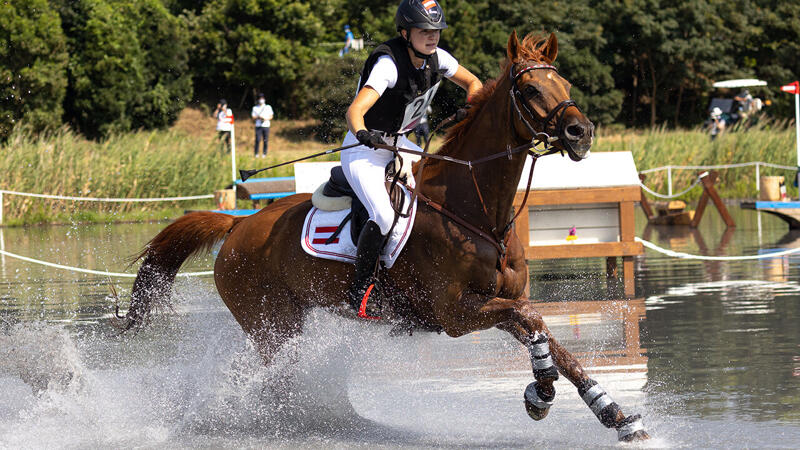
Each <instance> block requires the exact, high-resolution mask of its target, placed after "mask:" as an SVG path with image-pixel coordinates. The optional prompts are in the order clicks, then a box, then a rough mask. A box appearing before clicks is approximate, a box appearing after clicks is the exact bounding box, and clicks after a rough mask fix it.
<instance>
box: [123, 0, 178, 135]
mask: <svg viewBox="0 0 800 450" xmlns="http://www.w3.org/2000/svg"><path fill="white" fill-rule="evenodd" d="M125 16H126V17H127V19H128V22H129V23H130V24H131V27H132V28H133V29H135V30H136V34H137V36H138V38H139V46H140V49H141V51H142V77H143V79H144V85H145V91H144V92H143V93H142V94H141V95H140V96H137V97H136V98H135V99H134V102H133V103H131V104H129V105H128V111H129V112H130V116H131V120H132V126H133V128H147V129H149V128H158V127H163V126H165V125H168V124H171V123H173V122H174V121H175V120H176V119H177V118H178V113H180V111H181V110H182V109H183V108H184V106H186V104H187V103H188V102H189V101H190V100H191V97H192V78H191V75H190V73H189V40H188V37H187V30H186V28H185V25H184V22H182V21H180V20H178V19H177V18H176V17H174V16H173V15H171V14H170V13H169V12H168V11H167V10H166V9H165V8H164V6H163V5H162V4H161V2H160V0H138V1H136V2H132V3H128V4H126V5H125Z"/></svg>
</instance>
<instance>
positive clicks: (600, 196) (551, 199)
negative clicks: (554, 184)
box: [514, 186, 642, 206]
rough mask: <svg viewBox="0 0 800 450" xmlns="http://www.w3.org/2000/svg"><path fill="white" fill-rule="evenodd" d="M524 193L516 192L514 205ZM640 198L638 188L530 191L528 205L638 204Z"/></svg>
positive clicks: (518, 202) (520, 199)
mask: <svg viewBox="0 0 800 450" xmlns="http://www.w3.org/2000/svg"><path fill="white" fill-rule="evenodd" d="M524 195H525V192H517V195H516V196H515V197H514V205H515V206H516V205H520V204H521V203H522V198H523V197H524ZM641 198H642V192H641V189H640V188H639V186H621V187H610V188H590V189H556V190H535V191H531V193H530V196H529V197H528V205H565V204H573V203H575V204H580V203H602V202H621V201H633V202H638V201H640V200H641Z"/></svg>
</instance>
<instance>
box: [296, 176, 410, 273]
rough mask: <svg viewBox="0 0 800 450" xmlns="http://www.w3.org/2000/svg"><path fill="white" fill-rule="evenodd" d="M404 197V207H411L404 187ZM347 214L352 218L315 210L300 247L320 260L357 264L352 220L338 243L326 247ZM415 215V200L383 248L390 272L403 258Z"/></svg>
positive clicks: (383, 255)
mask: <svg viewBox="0 0 800 450" xmlns="http://www.w3.org/2000/svg"><path fill="white" fill-rule="evenodd" d="M403 195H405V197H406V201H405V204H406V205H408V202H409V201H410V200H411V193H410V192H408V190H407V189H405V187H403ZM403 209H404V210H405V209H406V208H405V207H404V208H403ZM348 214H350V209H343V210H341V211H323V210H321V209H318V208H317V207H313V206H312V207H311V210H310V211H309V212H308V214H307V215H306V220H305V222H303V232H302V235H301V236H300V245H301V246H302V247H303V250H305V251H306V253H308V254H309V255H311V256H316V257H318V258H323V259H332V260H334V261H344V262H349V263H355V261H356V244H355V243H353V241H352V239H351V238H350V224H351V222H352V221H351V220H348V221H347V223H346V224H345V225H344V227H342V231H341V232H340V233H339V235H338V236H337V237H336V239H334V240H333V241H332V242H331V243H330V244H326V243H325V242H326V241H327V240H328V238H330V237H331V235H333V233H334V232H335V231H336V228H338V227H339V224H340V223H342V220H344V218H345V216H347V215H348ZM416 215H417V200H416V199H414V204H413V205H411V211H410V214H409V216H408V217H400V218H399V219H398V221H397V224H396V225H395V226H394V229H393V230H392V234H391V236H389V242H387V243H386V246H385V247H384V248H383V254H382V255H381V261H383V263H384V265H386V267H387V268H391V267H392V265H394V262H395V261H396V260H397V257H398V256H400V251H401V250H403V247H404V246H405V245H406V242H407V241H408V238H409V236H411V228H412V227H413V225H414V217H416Z"/></svg>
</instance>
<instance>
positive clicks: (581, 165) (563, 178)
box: [294, 152, 639, 193]
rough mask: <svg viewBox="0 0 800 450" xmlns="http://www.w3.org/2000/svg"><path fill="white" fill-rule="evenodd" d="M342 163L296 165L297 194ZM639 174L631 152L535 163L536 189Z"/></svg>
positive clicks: (610, 182)
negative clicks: (578, 159) (579, 159)
mask: <svg viewBox="0 0 800 450" xmlns="http://www.w3.org/2000/svg"><path fill="white" fill-rule="evenodd" d="M530 163H531V158H530V157H528V160H527V161H526V162H525V169H523V171H522V177H521V178H520V180H519V185H518V189H520V190H525V185H526V184H527V182H528V171H529V170H530ZM339 164H340V162H339V161H326V162H308V163H295V165H294V176H295V192H298V193H300V192H314V191H315V190H317V188H318V187H319V185H320V184H322V183H324V182H325V181H327V180H328V178H329V177H330V171H331V168H332V167H334V166H338V165H339ZM638 185H639V173H638V171H637V170H636V163H634V161H633V155H632V154H631V152H593V153H591V154H590V155H589V157H588V158H586V159H584V160H583V161H578V162H575V161H573V160H571V159H569V157H567V156H563V157H562V156H561V155H560V154H555V155H549V156H545V157H542V158H539V160H538V161H537V162H536V168H535V169H534V171H533V187H532V188H533V189H535V190H544V189H581V188H594V187H616V186H638Z"/></svg>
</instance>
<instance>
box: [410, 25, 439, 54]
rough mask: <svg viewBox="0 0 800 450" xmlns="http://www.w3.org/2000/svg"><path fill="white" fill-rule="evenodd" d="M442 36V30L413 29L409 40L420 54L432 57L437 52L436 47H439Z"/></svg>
mask: <svg viewBox="0 0 800 450" xmlns="http://www.w3.org/2000/svg"><path fill="white" fill-rule="evenodd" d="M440 36H441V30H423V29H420V28H412V29H411V33H409V37H408V40H409V41H411V45H413V46H414V48H415V49H417V51H418V52H420V53H423V54H426V55H432V54H434V53H435V52H436V47H437V46H438V45H439V37H440Z"/></svg>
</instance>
